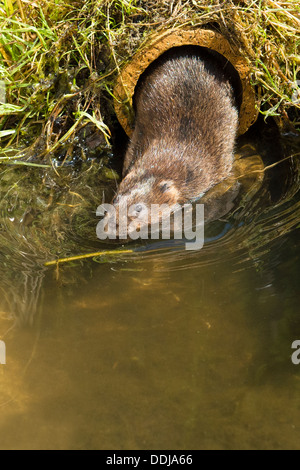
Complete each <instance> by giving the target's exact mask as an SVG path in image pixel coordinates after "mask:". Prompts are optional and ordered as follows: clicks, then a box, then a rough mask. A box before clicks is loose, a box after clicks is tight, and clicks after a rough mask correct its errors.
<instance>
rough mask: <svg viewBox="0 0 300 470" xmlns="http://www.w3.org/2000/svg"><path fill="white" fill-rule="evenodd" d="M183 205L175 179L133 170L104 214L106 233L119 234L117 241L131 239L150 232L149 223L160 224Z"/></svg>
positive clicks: (121, 184) (123, 181)
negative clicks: (136, 233)
mask: <svg viewBox="0 0 300 470" xmlns="http://www.w3.org/2000/svg"><path fill="white" fill-rule="evenodd" d="M181 203H182V195H181V192H180V190H179V188H178V187H177V185H176V182H175V181H174V180H172V179H166V178H165V177H163V176H161V175H159V174H158V173H155V172H152V173H151V172H149V171H139V172H137V171H136V170H135V169H134V170H132V171H130V172H129V173H128V174H127V176H126V177H125V178H124V179H123V180H122V182H121V183H120V186H119V189H118V192H117V194H116V196H115V197H114V199H113V201H112V205H111V208H109V209H108V211H107V213H106V215H105V218H104V222H106V223H107V227H106V230H107V233H108V234H110V235H112V234H113V233H114V231H116V232H117V238H120V239H125V238H126V239H127V238H131V233H132V232H134V231H135V232H139V231H141V230H148V228H149V226H150V223H151V225H153V224H157V223H159V222H161V220H162V219H163V218H165V217H167V216H169V215H170V214H171V213H172V211H174V210H175V209H176V208H178V207H180V206H179V204H181ZM158 206H159V208H158ZM124 231H126V232H127V235H126V233H125V234H124Z"/></svg>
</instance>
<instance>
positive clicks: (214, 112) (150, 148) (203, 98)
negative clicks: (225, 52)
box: [113, 46, 238, 227]
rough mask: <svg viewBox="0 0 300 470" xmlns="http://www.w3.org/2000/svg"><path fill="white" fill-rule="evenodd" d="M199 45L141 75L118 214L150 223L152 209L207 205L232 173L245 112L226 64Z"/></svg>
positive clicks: (181, 49) (117, 200)
mask: <svg viewBox="0 0 300 470" xmlns="http://www.w3.org/2000/svg"><path fill="white" fill-rule="evenodd" d="M217 56H218V54H214V53H212V52H209V51H208V50H205V49H204V48H198V47H193V46H189V47H179V48H173V49H171V50H170V51H168V52H167V53H165V54H163V55H162V56H161V57H160V58H159V59H157V60H156V61H154V62H153V63H152V64H151V65H150V67H149V68H148V69H147V70H146V72H145V73H144V74H143V75H142V76H141V78H140V80H139V82H138V84H137V87H136V91H135V95H134V108H135V127H134V131H133V134H132V138H131V141H130V143H129V146H128V149H127V152H126V155H125V160H124V168H123V179H122V181H121V183H120V186H119V188H118V191H117V194H116V196H115V198H114V200H113V205H114V208H115V211H116V214H117V223H118V213H119V211H120V209H121V207H122V206H124V204H126V205H127V207H130V206H131V207H132V206H134V209H135V210H133V211H132V212H131V216H130V221H131V222H134V223H135V225H136V227H140V226H141V225H143V224H145V223H148V219H145V214H144V208H145V206H146V207H150V205H151V204H168V206H169V207H170V209H171V208H172V207H174V206H175V204H184V203H187V202H192V201H195V200H198V199H199V200H200V198H201V196H202V195H203V194H205V193H206V192H207V191H208V190H209V189H210V188H212V187H214V186H215V185H216V184H218V183H219V182H220V181H222V180H224V179H225V178H226V177H228V176H229V175H230V172H231V169H232V165H233V158H234V157H233V151H234V145H235V139H236V135H237V129H238V110H237V105H236V101H235V97H234V90H233V87H232V84H231V82H230V80H229V78H228V76H227V73H226V71H225V68H226V67H225V68H224V62H223V63H221V62H220V61H219V59H218V57H217Z"/></svg>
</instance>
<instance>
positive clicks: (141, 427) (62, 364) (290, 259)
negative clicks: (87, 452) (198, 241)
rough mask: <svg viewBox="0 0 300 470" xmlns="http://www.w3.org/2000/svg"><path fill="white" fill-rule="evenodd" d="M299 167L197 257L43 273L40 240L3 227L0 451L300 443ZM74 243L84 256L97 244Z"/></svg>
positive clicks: (167, 253)
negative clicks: (296, 350) (6, 240)
mask: <svg viewBox="0 0 300 470" xmlns="http://www.w3.org/2000/svg"><path fill="white" fill-rule="evenodd" d="M296 144H297V146H298V142H296ZM289 151H290V153H294V152H295V149H294V148H293V149H291V148H290V149H289ZM294 160H295V161H294V164H292V163H291V161H288V162H287V166H286V167H285V168H286V173H285V172H284V171H283V169H282V168H281V169H280V178H281V187H280V190H279V188H278V185H277V184H274V188H273V189H272V184H271V183H272V182H273V181H274V180H275V181H276V173H272V174H271V176H270V178H269V182H268V184H267V185H264V186H263V187H262V188H261V190H260V191H259V192H258V193H256V195H255V196H253V198H252V199H251V201H250V203H249V204H248V205H247V204H246V205H244V206H243V207H242V208H240V209H239V210H238V211H236V212H235V213H234V215H233V216H232V217H231V218H229V219H224V220H221V221H220V222H216V223H213V224H212V225H211V226H210V227H209V228H208V230H207V232H206V244H205V246H204V248H203V249H202V250H200V251H198V252H187V251H185V250H182V249H174V247H172V246H171V247H170V246H168V245H162V246H161V245H151V246H145V243H144V244H142V245H137V246H139V251H138V252H136V253H134V254H132V255H130V254H129V255H126V256H125V255H124V256H123V257H121V256H119V257H116V258H115V259H114V260H112V261H109V260H102V261H103V262H102V263H99V262H98V263H97V262H95V261H94V260H86V261H84V262H78V263H71V264H66V265H65V266H61V268H60V270H59V272H57V270H56V268H55V267H54V268H47V269H46V268H43V263H42V261H43V255H42V254H43V250H42V248H43V249H44V248H45V246H44V245H45V244H42V243H40V244H41V245H43V246H42V247H40V246H39V245H38V244H37V240H43V232H42V231H39V232H37V233H36V232H34V231H33V229H32V228H31V232H30V234H31V237H32V238H29V236H28V233H29V232H26V230H25V229H24V227H23V225H22V227H23V228H22V230H23V232H22V230H21V226H20V224H16V220H15V221H14V222H11V223H13V224H14V228H13V227H12V226H11V225H9V222H8V221H6V228H7V227H9V231H10V234H13V237H12V239H13V240H15V242H14V243H15V245H14V246H15V248H12V245H9V246H8V244H7V245H4V244H3V243H2V245H3V258H2V268H1V269H2V271H1V273H2V274H1V275H2V278H1V286H2V288H3V289H2V291H3V296H2V298H1V300H0V339H1V340H3V341H4V342H5V345H6V364H5V365H1V364H0V410H1V411H0V416H1V419H0V447H1V448H2V449H20V448H21V449H114V450H116V449H182V450H184V449H299V442H300V398H299V397H300V365H295V364H293V363H292V361H291V355H292V352H293V350H292V349H291V345H292V342H293V341H294V340H296V339H300V317H299V304H300V291H299V274H300V264H299V258H300V241H299V227H300V196H299V192H297V188H298V187H299V180H298V178H299V176H298V172H297V164H296V163H295V162H296V159H294ZM270 188H271V189H270ZM18 207H19V206H18ZM94 207H95V208H96V207H97V206H96V205H95V206H94ZM16 216H17V215H16V213H15V217H16ZM81 223H82V225H84V223H83V222H82V221H81ZM93 224H94V227H95V226H96V225H95V220H93ZM91 225H92V224H91ZM28 226H29V225H28ZM70 226H71V228H70V231H69V232H63V233H64V236H65V238H67V239H71V238H72V237H73V238H72V243H73V245H72V246H74V237H75V235H74V234H75V232H76V227H75V225H72V224H70ZM24 230H25V231H24ZM20 233H21V235H22V236H20V237H19V234H20ZM48 235H52V236H53V233H51V234H48ZM60 235H61V232H60ZM35 236H36V237H37V238H36V239H35V238H34V237H35ZM22 237H23V238H22ZM24 238H25V239H24ZM22 240H23V242H22ZM61 240H62V241H61V246H62V247H63V240H64V239H63V238H61ZM78 240H80V241H81V242H82V243H81V252H84V251H85V249H87V247H90V248H91V246H92V245H93V248H95V246H97V247H98V249H103V248H106V246H105V245H103V244H97V243H96V242H95V243H94V242H93V243H92V242H91V241H90V240H89V241H86V242H85V243H86V244H85V245H84V242H83V238H81V236H78V239H76V240H75V241H77V242H78ZM22 243H23V244H24V245H23V244H22ZM110 248H111V247H110ZM150 248H151V249H150ZM60 250H61V252H62V254H64V255H65V254H66V252H65V251H63V248H60ZM70 251H71V250H70ZM73 251H74V250H73ZM73 251H72V253H73ZM94 251H95V249H94ZM12 253H14V255H15V257H13V256H12ZM16 253H18V254H19V255H22V256H21V258H20V256H19V257H17V255H16ZM54 254H55V253H54V247H53V256H54ZM4 255H5V256H4ZM47 256H48V258H49V254H48V255H47ZM53 256H52V257H53ZM98 261H99V260H98ZM25 295H26V296H27V298H25Z"/></svg>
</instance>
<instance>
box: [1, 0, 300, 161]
mask: <svg viewBox="0 0 300 470" xmlns="http://www.w3.org/2000/svg"><path fill="white" fill-rule="evenodd" d="M207 23H210V24H213V26H214V27H217V28H218V29H219V30H220V31H221V32H222V33H223V34H224V35H225V36H226V37H227V38H228V39H229V40H230V41H233V42H234V43H235V44H237V45H238V46H239V48H240V50H241V53H242V54H243V55H245V56H246V57H247V58H248V61H249V64H250V66H251V69H252V72H253V85H255V86H257V87H258V88H259V90H260V94H261V112H262V113H263V114H265V115H266V116H269V115H273V116H279V117H281V118H289V119H290V120H291V121H293V123H294V125H295V126H296V127H298V126H299V122H298V117H299V112H298V111H297V109H298V110H299V107H300V102H299V97H298V95H297V92H298V91H297V90H298V89H297V86H296V83H297V82H296V80H297V78H298V79H299V68H300V58H299V55H298V50H299V42H300V39H299V28H300V6H299V2H298V0H287V1H273V0H272V1H271V0H264V1H263V0H261V1H258V0H252V1H251V0H245V1H235V0H230V1H227V2H221V1H218V0H203V1H198V0H193V1H192V2H183V1H180V0H178V1H175V2H167V1H165V0H158V1H154V0H153V1H152V0H148V1H141V0H85V1H83V0H77V1H76V0H75V1H71V0H68V1H62V0H43V1H40V0H39V1H31V0H15V1H13V0H2V1H0V31H1V33H0V80H1V82H0V83H2V92H1V86H0V154H2V155H1V156H2V157H4V158H3V159H2V160H0V163H5V162H6V161H7V157H8V156H10V155H11V154H12V153H13V154H16V155H18V156H21V157H22V158H23V160H25V161H27V160H29V161H32V160H34V161H35V163H41V164H42V163H44V164H49V159H50V160H51V159H56V158H58V159H60V160H62V161H66V160H68V159H71V158H72V155H74V153H75V154H77V155H79V154H80V158H83V159H84V158H87V156H88V155H89V152H90V151H91V149H90V148H89V147H88V146H87V145H86V144H85V143H84V136H85V134H86V133H88V134H90V133H91V132H92V133H95V134H98V135H100V136H101V137H100V138H99V139H98V140H99V144H98V148H96V149H95V148H93V151H94V154H97V152H98V154H99V152H100V153H101V149H103V148H104V147H107V145H109V144H110V136H111V131H112V128H113V120H112V118H111V116H112V115H113V111H112V97H111V91H112V86H113V82H114V78H115V76H116V74H117V73H118V70H119V69H120V67H121V66H122V64H123V63H124V62H126V61H128V60H130V57H131V56H132V54H133V53H134V52H135V51H137V50H138V49H139V48H140V47H142V45H143V44H144V43H145V41H147V38H148V37H149V35H151V34H152V33H153V32H157V31H160V30H163V29H165V28H181V27H183V26H189V25H193V26H201V25H203V24H207ZM3 84H5V93H4V91H3ZM1 96H2V99H1ZM4 98H5V99H4ZM36 160H38V162H36ZM19 161H20V160H19Z"/></svg>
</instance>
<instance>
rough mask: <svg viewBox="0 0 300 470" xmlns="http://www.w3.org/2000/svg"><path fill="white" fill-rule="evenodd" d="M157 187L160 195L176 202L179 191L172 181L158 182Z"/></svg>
mask: <svg viewBox="0 0 300 470" xmlns="http://www.w3.org/2000/svg"><path fill="white" fill-rule="evenodd" d="M158 187H159V190H160V191H161V193H162V194H165V195H166V196H168V197H170V198H172V199H174V200H176V201H177V200H178V198H179V191H178V189H177V187H176V185H175V183H174V181H173V180H162V181H160V182H159V184H158Z"/></svg>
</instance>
